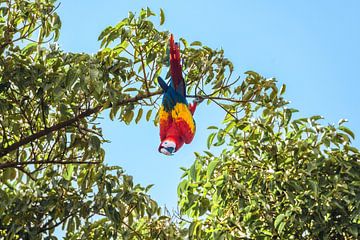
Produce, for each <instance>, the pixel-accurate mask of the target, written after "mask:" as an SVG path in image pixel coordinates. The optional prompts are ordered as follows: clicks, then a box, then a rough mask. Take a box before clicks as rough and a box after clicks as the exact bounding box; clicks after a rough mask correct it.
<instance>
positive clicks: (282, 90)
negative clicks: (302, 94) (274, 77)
mask: <svg viewBox="0 0 360 240" xmlns="http://www.w3.org/2000/svg"><path fill="white" fill-rule="evenodd" d="M285 91H286V85H285V84H283V85H282V86H281V89H280V95H283V94H284V93H285Z"/></svg>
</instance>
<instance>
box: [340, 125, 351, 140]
mask: <svg viewBox="0 0 360 240" xmlns="http://www.w3.org/2000/svg"><path fill="white" fill-rule="evenodd" d="M339 129H340V130H341V131H343V132H345V133H347V134H349V135H350V136H351V137H352V139H355V134H354V133H353V132H352V131H351V130H350V129H349V128H347V127H345V126H340V127H339Z"/></svg>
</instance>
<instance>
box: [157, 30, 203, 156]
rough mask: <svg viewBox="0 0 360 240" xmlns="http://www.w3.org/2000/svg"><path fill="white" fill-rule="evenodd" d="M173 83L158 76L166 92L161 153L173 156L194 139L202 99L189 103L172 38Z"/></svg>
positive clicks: (160, 113)
mask: <svg viewBox="0 0 360 240" xmlns="http://www.w3.org/2000/svg"><path fill="white" fill-rule="evenodd" d="M170 75H171V78H170V84H166V83H165V81H164V80H163V79H162V78H161V77H158V82H159V84H160V87H161V88H162V89H163V91H164V96H163V100H162V105H161V107H160V110H159V125H160V141H161V143H160V146H159V149H158V150H159V152H160V153H163V154H165V155H173V154H174V153H175V152H177V151H178V150H179V149H180V148H181V147H182V146H183V145H184V143H186V144H189V143H191V141H192V140H193V138H194V135H195V131H196V125H195V121H194V119H193V114H194V112H195V109H196V106H197V105H198V103H199V102H200V100H199V99H196V100H194V102H193V103H192V104H188V102H187V100H186V84H185V81H184V78H183V76H182V67H181V63H180V48H179V45H178V44H177V43H175V42H174V37H173V35H172V34H171V36H170Z"/></svg>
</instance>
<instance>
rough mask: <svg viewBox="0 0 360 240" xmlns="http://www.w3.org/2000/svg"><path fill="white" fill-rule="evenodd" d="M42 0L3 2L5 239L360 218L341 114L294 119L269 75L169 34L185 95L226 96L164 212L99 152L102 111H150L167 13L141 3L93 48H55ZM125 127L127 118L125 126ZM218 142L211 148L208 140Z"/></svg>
mask: <svg viewBox="0 0 360 240" xmlns="http://www.w3.org/2000/svg"><path fill="white" fill-rule="evenodd" d="M55 4H56V3H55V1H53V0H39V1H31V0H5V1H0V53H1V55H0V72H1V75H0V127H1V128H0V132H1V135H0V177H1V182H0V199H1V203H0V236H1V237H2V238H5V239H43V238H45V239H57V237H56V236H55V234H54V231H55V230H56V229H63V231H64V234H65V239H186V238H189V239H239V238H244V239H246V238H249V239H252V238H263V239H270V238H279V239H288V238H289V239H290V238H293V239H298V238H305V239H319V238H324V239H326V238H328V239H329V238H330V239H349V238H354V239H356V238H357V237H358V232H359V227H360V219H359V218H360V217H359V210H360V209H359V202H360V201H359V200H360V190H359V184H360V171H359V170H360V169H359V168H360V163H359V156H360V153H359V151H358V149H357V148H355V147H353V146H352V145H351V139H352V138H354V134H353V133H352V132H351V130H350V129H348V128H347V127H346V126H344V121H340V122H339V124H338V125H337V126H333V125H328V126H323V125H321V123H320V122H319V120H320V119H321V117H319V116H313V117H309V118H300V119H294V118H293V116H292V115H293V113H294V112H296V111H297V110H295V109H292V108H290V107H289V106H288V102H287V101H286V100H285V99H284V98H283V94H284V92H285V85H283V86H281V87H280V89H279V88H278V86H277V84H276V80H275V79H274V78H265V77H262V76H260V75H259V74H258V73H256V72H253V71H248V72H246V73H245V74H246V78H245V79H244V80H241V79H240V78H239V77H236V76H235V77H234V75H235V74H233V65H232V63H231V61H230V60H228V59H227V58H226V57H225V56H224V52H223V51H222V50H214V49H211V48H209V47H207V46H204V45H202V43H201V42H198V41H195V42H192V43H188V42H187V41H186V40H185V39H180V40H181V42H182V44H183V46H184V48H183V49H182V53H181V54H182V57H183V59H184V64H183V65H184V69H183V70H184V75H185V76H186V83H187V85H188V95H189V97H195V96H201V97H202V98H204V99H207V101H208V103H211V102H212V103H213V104H216V106H218V107H221V108H223V109H224V110H225V111H224V112H225V113H226V114H225V117H224V122H223V127H222V128H219V127H215V126H210V127H209V128H210V129H213V131H214V132H213V133H211V134H210V135H209V137H208V148H209V150H207V151H204V153H203V154H200V153H195V157H196V158H195V161H194V164H193V165H192V166H191V168H189V169H185V168H184V169H183V170H184V175H183V178H182V181H181V182H180V183H179V186H178V194H179V209H180V212H179V213H178V214H177V215H175V216H174V215H173V214H172V213H169V212H167V211H165V210H164V209H161V208H160V207H159V206H158V204H157V203H156V201H155V200H154V199H152V198H151V197H150V196H149V194H148V191H149V189H150V188H151V185H149V186H140V185H135V184H134V183H133V178H132V176H129V175H127V174H125V173H124V171H123V169H122V168H121V167H120V166H107V165H106V164H104V156H105V154H106V153H105V151H104V150H103V148H102V144H103V143H104V142H106V136H103V134H102V131H101V127H100V126H99V125H98V123H97V119H98V118H99V114H101V113H104V111H105V110H109V118H110V119H112V120H116V121H119V122H120V123H119V125H120V124H125V125H128V124H138V122H139V120H140V119H141V118H143V117H145V118H146V120H147V121H150V120H151V121H154V122H155V123H156V122H157V114H156V112H157V106H158V103H159V97H160V95H161V90H160V89H159V87H158V86H157V80H156V78H157V76H159V75H160V74H161V75H163V76H164V75H166V78H169V77H170V74H169V69H168V61H167V44H168V37H169V32H167V31H160V30H158V29H159V25H162V24H163V23H164V21H165V15H164V12H163V11H162V10H160V13H159V14H158V17H157V15H156V14H155V13H154V12H153V11H152V10H150V9H149V8H147V9H142V10H141V11H140V12H139V14H137V15H135V14H134V13H131V12H130V13H129V15H128V17H126V18H124V19H123V20H121V21H120V22H119V23H118V24H116V25H115V26H109V27H107V28H106V29H105V30H103V31H102V32H101V34H100V36H99V39H98V40H99V41H100V49H99V51H98V52H97V53H96V54H93V55H90V54H86V53H69V52H64V51H63V50H61V49H60V48H59V46H58V45H57V44H56V41H57V40H58V38H59V32H60V28H61V20H60V18H59V16H58V15H57V14H56V9H57V5H55ZM123 127H125V126H123ZM216 146H221V147H223V151H222V152H221V154H220V155H218V156H216V155H214V154H213V153H212V152H211V151H210V150H211V149H212V148H213V147H216Z"/></svg>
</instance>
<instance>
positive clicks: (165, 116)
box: [159, 106, 172, 141]
mask: <svg viewBox="0 0 360 240" xmlns="http://www.w3.org/2000/svg"><path fill="white" fill-rule="evenodd" d="M171 123H172V118H171V114H170V113H168V112H167V111H165V108H164V106H161V107H160V110H159V125H160V140H161V141H164V139H165V138H166V134H167V132H168V130H169V128H170V126H171Z"/></svg>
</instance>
